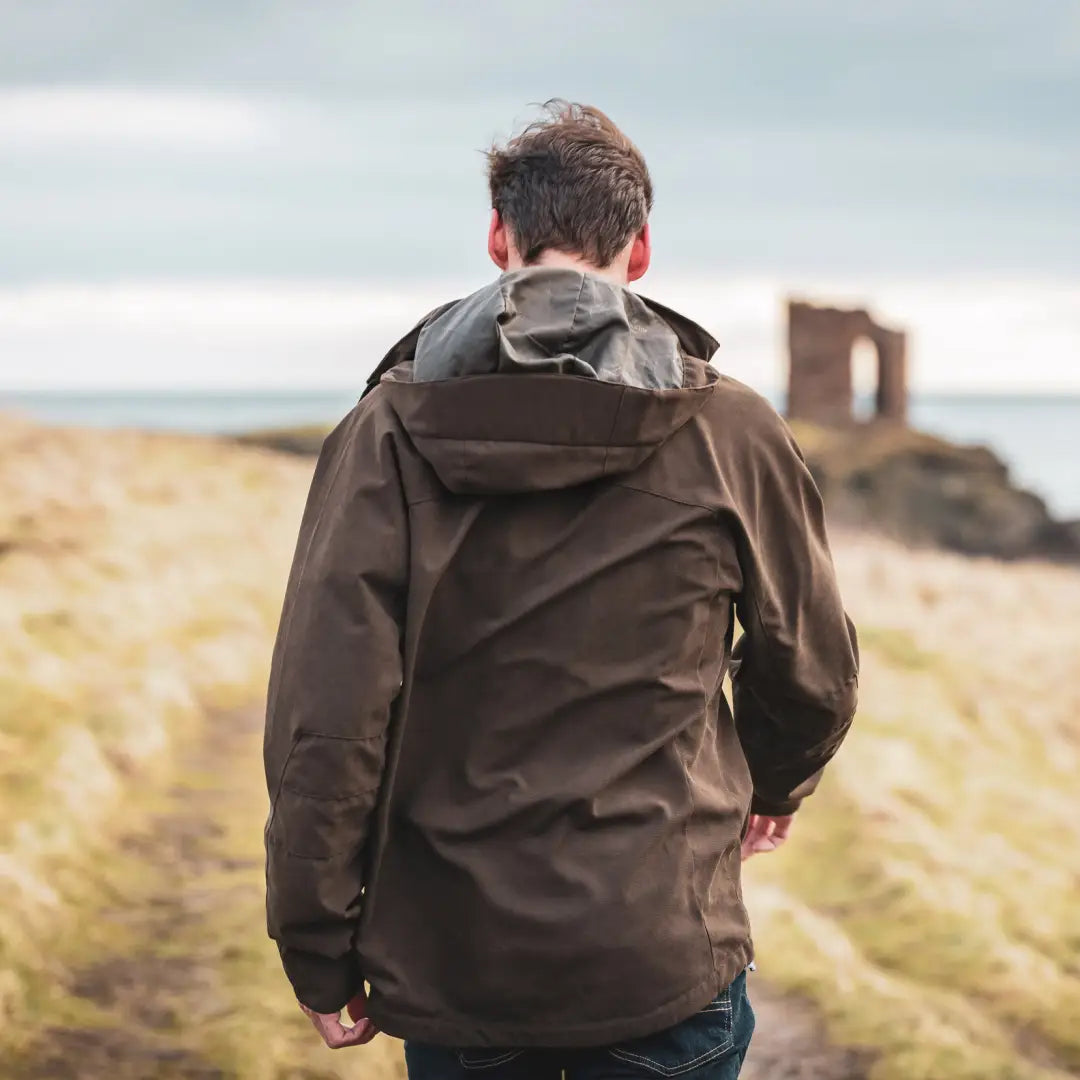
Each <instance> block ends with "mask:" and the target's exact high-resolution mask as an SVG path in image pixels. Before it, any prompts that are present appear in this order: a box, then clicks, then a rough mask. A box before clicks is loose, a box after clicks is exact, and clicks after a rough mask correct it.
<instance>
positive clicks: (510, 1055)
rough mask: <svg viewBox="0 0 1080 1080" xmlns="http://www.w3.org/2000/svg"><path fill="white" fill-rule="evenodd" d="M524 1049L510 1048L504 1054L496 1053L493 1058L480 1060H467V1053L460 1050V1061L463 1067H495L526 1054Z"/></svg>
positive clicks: (458, 1056)
mask: <svg viewBox="0 0 1080 1080" xmlns="http://www.w3.org/2000/svg"><path fill="white" fill-rule="evenodd" d="M524 1053H525V1051H524V1050H508V1051H506V1053H503V1054H496V1055H495V1057H493V1058H483V1059H481V1060H480V1061H473V1062H471V1061H466V1060H465V1055H464V1054H463V1053H462V1052H461V1051H460V1050H459V1051H458V1055H457V1058H458V1061H460V1062H461V1067H462V1068H463V1069H493V1068H495V1066H496V1065H506V1064H508V1063H509V1062H511V1061H513V1060H514V1058H519V1057H521V1055H522V1054H524Z"/></svg>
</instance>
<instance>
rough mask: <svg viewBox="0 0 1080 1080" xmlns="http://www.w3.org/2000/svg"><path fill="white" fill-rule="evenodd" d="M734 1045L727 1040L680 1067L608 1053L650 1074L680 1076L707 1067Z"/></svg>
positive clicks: (614, 1051) (620, 1052) (616, 1051)
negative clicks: (642, 1067) (638, 1066)
mask: <svg viewBox="0 0 1080 1080" xmlns="http://www.w3.org/2000/svg"><path fill="white" fill-rule="evenodd" d="M734 1045H735V1040H734V1039H728V1040H726V1041H725V1042H723V1043H721V1044H720V1045H719V1046H714V1047H713V1048H712V1049H711V1050H706V1051H705V1052H704V1053H703V1054H699V1055H698V1056H697V1057H696V1058H691V1060H690V1061H684V1062H683V1063H682V1064H681V1065H662V1064H661V1063H660V1062H659V1061H653V1060H652V1058H648V1057H645V1055H644V1054H632V1053H630V1051H629V1050H619V1049H612V1050H609V1051H608V1053H609V1054H611V1056H612V1057H614V1058H618V1059H619V1060H620V1061H625V1062H628V1063H629V1064H631V1065H642V1066H644V1067H645V1068H646V1069H649V1070H651V1071H652V1072H655V1073H659V1075H660V1076H666V1077H671V1076H682V1074H683V1073H688V1072H691V1071H692V1070H693V1069H697V1068H700V1067H701V1066H702V1065H707V1064H708V1063H709V1062H710V1061H713V1060H714V1059H715V1058H718V1057H720V1056H721V1055H722V1054H726V1053H727V1052H728V1051H729V1050H730V1049H731V1048H732V1046H734Z"/></svg>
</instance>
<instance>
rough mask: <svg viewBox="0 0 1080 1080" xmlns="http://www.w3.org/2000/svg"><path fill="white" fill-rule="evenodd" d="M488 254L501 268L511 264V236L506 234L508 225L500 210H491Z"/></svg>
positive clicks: (503, 268)
mask: <svg viewBox="0 0 1080 1080" xmlns="http://www.w3.org/2000/svg"><path fill="white" fill-rule="evenodd" d="M488 254H489V255H490V256H491V261H492V262H493V263H494V264H495V265H496V266H497V267H498V268H499V269H500V270H505V269H506V268H507V267H508V266H509V265H510V238H509V237H508V236H507V234H506V225H505V223H504V222H503V219H502V218H501V217H500V215H499V211H498V210H492V211H491V224H490V225H489V226H488Z"/></svg>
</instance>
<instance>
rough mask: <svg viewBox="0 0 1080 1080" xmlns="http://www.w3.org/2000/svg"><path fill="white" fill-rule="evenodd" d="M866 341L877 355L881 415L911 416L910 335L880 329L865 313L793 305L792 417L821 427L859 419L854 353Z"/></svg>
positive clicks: (790, 342) (885, 417)
mask: <svg viewBox="0 0 1080 1080" xmlns="http://www.w3.org/2000/svg"><path fill="white" fill-rule="evenodd" d="M862 337H865V338H867V339H868V340H869V341H871V342H872V343H873V345H874V348H875V349H876V351H877V399H876V407H875V416H876V418H878V419H882V420H891V421H894V422H896V423H901V424H902V423H904V422H905V420H906V418H907V371H906V368H907V336H906V335H905V334H904V332H903V331H901V330H891V329H889V328H888V327H884V326H880V325H879V324H878V323H876V322H875V321H874V320H873V319H872V318H871V317H870V315H869V313H868V312H866V311H864V310H862V309H852V310H846V309H843V308H831V307H817V306H815V305H814V304H808V303H805V302H803V301H800V300H789V301H788V357H789V365H790V366H789V376H788V404H787V412H788V416H789V417H791V419H793V420H811V421H813V422H815V423H818V424H833V425H837V424H849V423H851V422H852V421H853V419H854V412H853V405H854V388H853V380H852V363H851V350H852V348H853V346H854V345H855V342H856V341H857V340H858V339H859V338H862Z"/></svg>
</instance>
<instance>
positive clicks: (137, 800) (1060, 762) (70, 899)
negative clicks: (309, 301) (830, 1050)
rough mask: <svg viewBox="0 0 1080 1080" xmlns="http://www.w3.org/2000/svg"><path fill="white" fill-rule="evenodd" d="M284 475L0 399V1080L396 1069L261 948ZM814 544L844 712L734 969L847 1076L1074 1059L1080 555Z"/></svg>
mask: <svg viewBox="0 0 1080 1080" xmlns="http://www.w3.org/2000/svg"><path fill="white" fill-rule="evenodd" d="M310 467H311V466H310V462H309V461H306V460H302V459H296V458H289V457H285V456H280V455H277V454H274V453H271V452H269V451H266V450H261V449H258V448H251V447H239V446H235V445H230V444H225V443H218V442H214V441H212V440H199V439H185V438H177V437H169V436H150V435H140V434H134V433H91V432H78V431H66V430H57V429H48V428H42V427H38V426H35V425H32V424H30V423H24V422H21V421H16V420H13V419H11V418H7V417H4V418H0V897H2V898H3V899H2V902H0V1080H29V1078H30V1077H34V1078H38V1077H44V1078H48V1077H54V1078H68V1077H71V1078H75V1077H99V1076H100V1077H105V1076H109V1077H112V1078H115V1080H134V1078H143V1077H158V1076H160V1077H191V1078H195V1077H201V1078H208V1077H235V1078H238V1080H284V1078H286V1077H289V1078H297V1077H300V1078H305V1080H317V1078H326V1080H332V1078H348V1077H360V1076H363V1077H365V1078H368V1080H383V1078H388V1077H394V1076H400V1075H401V1074H402V1073H401V1070H402V1066H401V1061H400V1055H399V1052H398V1049H397V1045H396V1044H395V1043H393V1042H391V1041H390V1040H387V1039H380V1040H377V1042H376V1043H375V1044H373V1045H372V1046H371V1047H369V1048H366V1049H364V1050H361V1051H353V1052H351V1053H346V1054H337V1055H336V1054H332V1053H330V1052H329V1051H323V1050H321V1049H320V1048H319V1046H318V1045H317V1043H316V1041H315V1036H314V1033H313V1032H312V1031H311V1030H310V1028H309V1027H308V1025H307V1021H306V1020H304V1018H303V1017H302V1016H300V1014H299V1013H298V1012H297V1010H296V1008H295V1005H294V1003H293V1002H292V1000H291V996H290V994H289V992H288V988H287V986H286V985H285V982H284V979H283V977H282V976H281V975H280V972H279V968H278V963H277V958H276V955H275V952H274V950H273V948H272V946H271V945H270V943H269V942H267V940H266V939H265V931H264V923H263V913H262V895H261V884H262V857H261V846H260V845H261V827H262V821H263V817H264V793H263V790H262V779H261V774H260V769H261V759H260V756H259V735H260V732H259V720H260V718H259V697H260V694H261V690H262V687H263V685H264V680H265V676H266V664H267V659H268V652H269V646H270V641H271V636H272V633H273V628H274V624H275V621H276V618H277V613H278V605H279V603H280V597H281V592H282V589H283V585H284V575H285V572H286V569H287V565H288V560H289V557H290V555H291V551H292V546H293V542H294V538H295V529H296V525H297V522H298V518H299V513H300V508H301V506H302V502H303V498H304V494H305V492H306V487H307V482H308V478H309V475H310ZM835 547H836V554H837V561H838V564H839V567H840V571H841V575H842V578H843V582H844V586H845V594H846V597H847V599H848V602H849V606H850V608H851V610H852V613H853V615H854V616H855V618H856V621H857V622H858V623H859V625H860V627H861V629H862V640H863V657H864V675H863V678H862V708H861V711H860V715H859V719H858V721H857V724H856V727H855V729H854V731H853V734H852V736H851V739H850V741H849V742H848V744H847V745H846V747H845V749H844V751H843V753H842V754H841V756H840V758H839V759H838V760H837V762H836V763H835V764H834V766H833V768H832V769H831V770H830V774H829V776H828V777H827V779H826V782H825V783H824V784H823V786H822V789H821V791H820V792H819V793H818V794H817V795H816V796H815V797H814V798H813V799H812V800H811V801H810V802H808V803H807V805H806V807H805V809H804V811H802V812H801V813H800V817H799V821H798V823H797V828H796V830H795V832H794V834H793V838H792V840H791V841H790V843H789V845H788V847H787V848H785V849H784V850H783V851H782V852H780V853H778V854H776V855H773V856H768V857H761V858H758V859H755V860H754V861H753V862H752V863H751V864H750V865H749V867H748V883H747V895H748V900H749V903H750V906H751V912H752V915H753V917H754V922H755V927H756V935H757V939H758V949H759V966H760V969H761V970H760V973H759V976H757V977H758V978H759V979H762V980H766V981H767V982H768V983H769V984H770V985H771V986H773V987H777V988H780V989H785V990H790V991H794V992H797V993H798V994H799V995H800V996H803V997H805V998H808V999H810V1000H811V1001H812V1002H814V1003H815V1004H816V1006H817V1007H818V1008H819V1009H820V1011H821V1014H822V1015H823V1016H824V1019H825V1030H826V1031H827V1034H828V1037H829V1038H830V1039H831V1040H832V1041H834V1042H835V1043H837V1044H842V1045H850V1046H854V1047H859V1048H865V1049H866V1051H867V1056H866V1058H865V1060H867V1061H868V1062H869V1063H870V1064H869V1066H868V1067H869V1075H870V1077H871V1078H872V1080H894V1078H897V1080H898V1078H901V1077H902V1078H904V1080H958V1078H974V1077H980V1078H990V1080H1006V1078H1008V1080H1049V1078H1064V1077H1067V1076H1076V1075H1080V1027H1078V1026H1077V1023H1076V1021H1077V1019H1078V1018H1080V903H1077V901H1076V897H1077V895H1078V894H1080V888H1078V886H1080V786H1078V785H1077V783H1076V777H1077V775H1078V774H1080V769H1078V764H1080V762H1078V757H1080V679H1078V675H1077V672H1078V671H1080V619H1078V614H1080V573H1077V572H1075V571H1068V570H1064V569H1057V568H1053V567H1048V566H1037V565H1025V564H1018V565H1010V566H1003V565H999V564H995V563H991V562H981V561H969V560H964V559H961V558H958V557H953V556H947V555H941V554H936V553H930V552H927V553H912V552H909V551H906V550H904V549H902V548H899V547H897V546H894V545H891V544H889V543H886V542H884V541H877V540H873V539H868V538H865V537H860V536H838V537H837V538H836V544H835ZM759 1037H760V1039H761V1040H762V1041H763V1042H764V1041H765V1040H769V1038H770V1032H769V1030H768V1027H767V1026H765V1025H763V1026H762V1027H761V1028H760V1029H759Z"/></svg>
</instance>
